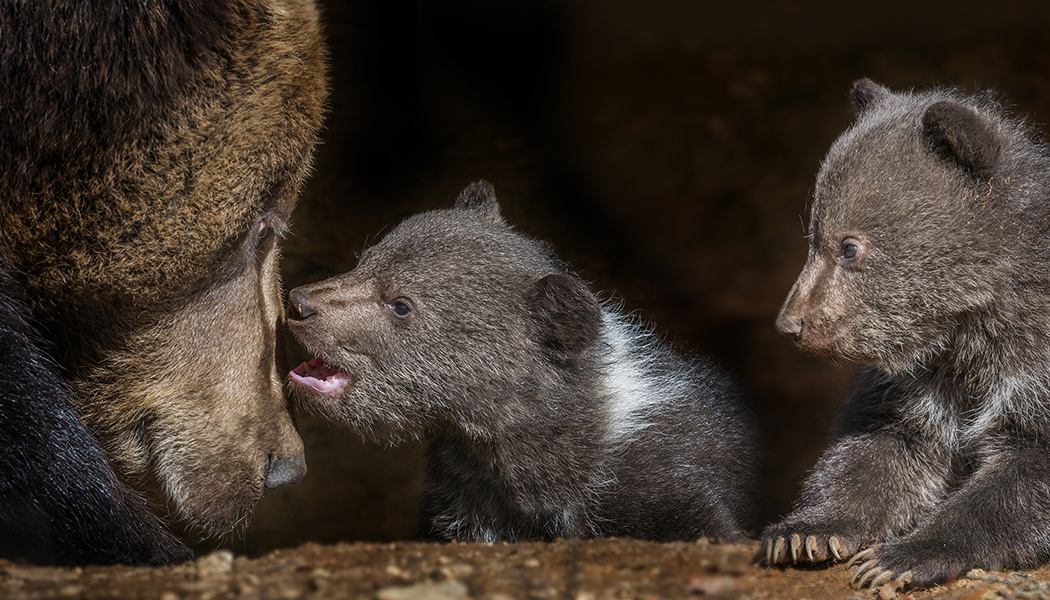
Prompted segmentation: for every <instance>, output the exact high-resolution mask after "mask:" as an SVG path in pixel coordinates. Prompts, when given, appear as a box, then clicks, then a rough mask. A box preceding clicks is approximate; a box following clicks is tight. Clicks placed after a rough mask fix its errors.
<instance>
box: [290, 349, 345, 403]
mask: <svg viewBox="0 0 1050 600" xmlns="http://www.w3.org/2000/svg"><path fill="white" fill-rule="evenodd" d="M288 376H289V377H290V378H291V380H292V381H293V382H295V383H297V384H299V385H305V386H307V387H309V388H312V389H313V390H315V391H316V392H318V393H320V394H332V395H336V394H338V393H339V392H341V391H343V388H345V387H346V386H347V385H349V383H350V375H348V374H347V373H345V372H343V371H340V370H339V369H336V368H335V367H332V366H330V365H329V364H328V363H326V362H324V361H323V360H322V359H321V357H320V356H317V357H314V358H311V359H310V360H308V361H306V362H304V363H303V364H301V365H299V366H298V367H296V368H294V369H292V370H291V372H289V373H288Z"/></svg>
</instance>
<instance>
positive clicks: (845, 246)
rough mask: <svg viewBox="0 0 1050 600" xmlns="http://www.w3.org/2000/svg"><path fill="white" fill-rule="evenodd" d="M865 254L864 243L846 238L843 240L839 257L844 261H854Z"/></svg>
mask: <svg viewBox="0 0 1050 600" xmlns="http://www.w3.org/2000/svg"><path fill="white" fill-rule="evenodd" d="M862 254H864V243H863V242H861V241H860V240H856V239H853V238H846V239H844V240H842V245H841V246H840V247H839V256H840V257H842V259H843V260H853V259H855V258H857V257H859V256H861V255H862Z"/></svg>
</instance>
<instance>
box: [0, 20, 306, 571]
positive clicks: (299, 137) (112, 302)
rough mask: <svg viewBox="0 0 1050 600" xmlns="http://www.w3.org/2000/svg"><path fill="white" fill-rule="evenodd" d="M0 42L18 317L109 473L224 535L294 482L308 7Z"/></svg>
mask: <svg viewBox="0 0 1050 600" xmlns="http://www.w3.org/2000/svg"><path fill="white" fill-rule="evenodd" d="M0 31H2V32H4V33H3V35H0V173H2V175H0V180H2V181H3V185H2V186H0V250H2V253H3V256H4V257H5V259H6V262H7V264H8V265H9V268H10V273H11V274H12V276H13V277H14V279H15V280H17V284H18V287H19V288H20V291H19V292H18V294H19V296H18V297H17V298H14V301H16V302H18V303H21V305H22V306H24V309H25V311H26V313H27V317H28V320H29V325H31V326H32V327H33V328H34V329H35V330H36V331H37V332H38V333H39V334H40V335H41V336H42V337H43V338H44V342H43V347H44V349H45V350H46V351H47V352H48V353H49V354H50V356H51V357H52V358H53V359H54V361H55V362H56V363H57V367H56V368H57V370H58V372H59V373H60V374H61V376H62V378H63V379H64V380H65V381H66V382H68V386H69V388H70V389H71V391H72V398H73V400H72V402H73V403H74V404H75V406H76V408H77V409H78V410H79V412H80V415H81V416H82V417H83V421H84V422H85V423H86V424H87V425H88V426H90V428H91V430H92V431H93V432H94V433H95V434H97V436H98V439H99V440H100V441H101V445H102V447H103V448H104V449H105V451H106V453H107V454H108V456H109V458H110V459H111V461H112V464H113V465H114V466H115V468H116V471H117V472H118V473H119V475H120V476H121V477H122V478H123V479H125V480H127V481H129V482H132V483H134V484H135V485H136V486H138V487H140V488H141V489H144V490H150V491H156V492H158V493H157V494H156V497H157V498H160V499H162V501H164V502H166V503H168V505H169V509H170V510H171V511H173V513H174V515H175V517H176V518H177V519H179V520H180V521H181V522H182V523H184V524H185V525H186V526H188V527H189V528H192V529H196V530H198V531H200V532H202V533H203V534H205V535H212V534H221V533H225V532H229V531H231V530H234V529H235V528H236V527H238V526H241V525H243V524H244V523H246V521H247V519H248V516H249V515H250V513H251V510H252V508H253V506H254V505H255V503H256V501H257V500H258V499H259V498H260V496H261V494H262V491H263V489H264V487H274V486H278V485H282V484H285V483H291V482H295V481H297V480H298V479H299V478H300V477H302V475H303V473H304V471H305V462H304V458H303V447H302V442H301V440H300V439H299V436H298V433H297V431H296V429H295V426H294V423H293V421H292V418H291V415H290V412H289V410H288V406H287V401H286V399H285V396H284V392H283V379H284V374H285V367H284V366H283V361H282V359H281V357H280V348H279V341H280V336H279V335H278V327H279V326H280V323H281V320H282V309H283V302H282V301H281V292H280V280H279V276H278V270H277V269H278V258H279V254H278V249H277V240H278V239H279V237H280V235H281V232H282V231H284V229H285V228H286V227H287V224H288V218H289V214H290V212H291V210H292V208H293V207H294V206H295V204H296V200H297V194H298V191H299V188H300V185H301V183H302V182H303V179H304V177H305V175H306V173H307V171H308V169H309V166H310V160H311V155H312V150H313V147H314V145H315V143H316V141H317V136H318V132H319V128H320V124H321V120H322V113H323V104H324V98H325V95H326V80H325V55H324V51H323V44H322V40H321V33H320V29H319V23H318V14H317V10H316V8H315V7H314V5H313V3H312V2H311V1H309V0H179V1H177V2H176V1H174V0H162V1H160V2H113V3H108V2H72V1H62V0H40V1H34V2H14V3H6V5H5V6H4V7H3V8H0ZM3 393H4V392H3V391H0V405H3V403H2V399H3ZM4 406H5V407H4V408H2V409H0V410H8V408H7V407H6V405H4ZM4 433H5V432H3V431H0V434H4ZM75 456H76V454H75V453H74V454H73V455H71V457H70V461H71V462H75V460H74V459H75ZM76 467H77V465H76V464H69V465H66V468H69V469H75V468H76ZM19 476H21V477H29V476H31V475H29V474H26V473H22V474H20V475H19ZM15 477H16V476H15V475H13V474H9V473H3V474H0V480H3V479H4V478H8V479H7V480H6V481H4V483H5V484H7V485H12V486H17V485H18V481H17V480H16V481H11V480H10V479H11V478H15ZM4 508H7V507H4ZM74 560H75V559H74ZM99 560H106V559H105V558H104V557H103V558H100V559H99Z"/></svg>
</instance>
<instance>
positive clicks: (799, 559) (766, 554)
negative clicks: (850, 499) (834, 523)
mask: <svg viewBox="0 0 1050 600" xmlns="http://www.w3.org/2000/svg"><path fill="white" fill-rule="evenodd" d="M860 540H861V538H860V536H856V535H849V534H845V533H830V532H829V531H828V529H826V528H823V527H818V526H810V525H806V524H803V523H797V524H793V523H781V524H779V525H773V526H772V527H769V528H768V529H766V531H765V532H764V533H763V534H762V544H761V545H760V546H759V551H758V552H759V554H758V557H757V558H758V559H759V560H762V561H764V562H765V565H766V566H770V567H771V566H773V565H782V564H796V563H819V562H824V561H827V560H846V559H847V558H849V557H851V556H853V555H854V554H855V553H856V552H857V549H858V548H859V547H860V545H861V541H860Z"/></svg>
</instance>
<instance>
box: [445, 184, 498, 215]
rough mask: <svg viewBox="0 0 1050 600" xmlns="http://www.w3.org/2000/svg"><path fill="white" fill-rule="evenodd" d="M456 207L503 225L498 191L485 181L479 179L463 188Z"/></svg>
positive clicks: (457, 198)
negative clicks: (497, 198)
mask: <svg viewBox="0 0 1050 600" xmlns="http://www.w3.org/2000/svg"><path fill="white" fill-rule="evenodd" d="M455 207H456V208H459V209H464V210H472V211H475V212H477V213H478V214H479V215H481V216H482V217H484V218H487V219H490V220H492V221H494V222H496V223H503V217H502V216H501V215H500V212H499V201H498V200H496V189H495V188H493V187H492V184H491V183H489V182H487V181H485V180H484V179H479V180H477V181H475V182H474V183H472V184H470V185H468V186H467V187H465V188H463V191H461V192H460V193H459V196H457V197H456V204H455Z"/></svg>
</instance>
